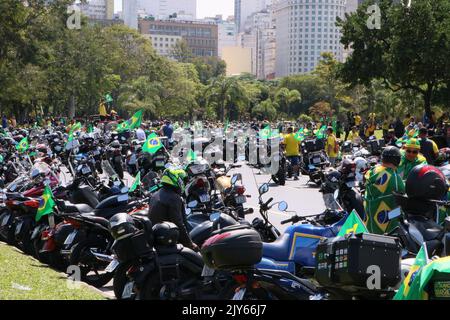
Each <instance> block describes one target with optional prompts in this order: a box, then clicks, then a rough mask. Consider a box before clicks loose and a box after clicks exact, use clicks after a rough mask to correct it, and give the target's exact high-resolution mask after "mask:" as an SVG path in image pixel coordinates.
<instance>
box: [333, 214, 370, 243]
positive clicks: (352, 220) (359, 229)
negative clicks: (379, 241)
mask: <svg viewBox="0 0 450 320" xmlns="http://www.w3.org/2000/svg"><path fill="white" fill-rule="evenodd" d="M349 233H353V234H359V233H369V231H368V230H367V228H366V225H365V224H364V222H362V221H361V218H360V217H359V215H358V214H357V213H356V211H355V210H353V211H352V213H350V215H349V216H348V217H347V220H345V222H344V225H343V226H342V228H341V230H340V231H339V233H338V237H344V236H345V235H347V234H349Z"/></svg>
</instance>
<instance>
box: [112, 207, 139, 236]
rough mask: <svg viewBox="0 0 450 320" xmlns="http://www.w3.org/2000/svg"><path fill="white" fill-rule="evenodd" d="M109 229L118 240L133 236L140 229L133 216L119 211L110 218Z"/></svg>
mask: <svg viewBox="0 0 450 320" xmlns="http://www.w3.org/2000/svg"><path fill="white" fill-rule="evenodd" d="M109 231H110V233H111V235H112V236H113V238H114V240H116V241H118V240H121V239H124V238H127V237H131V236H132V235H133V234H134V233H135V232H136V231H138V229H137V228H136V227H135V225H134V220H133V218H132V217H131V216H130V215H129V214H127V213H124V212H122V213H118V214H116V215H114V216H112V217H111V219H109Z"/></svg>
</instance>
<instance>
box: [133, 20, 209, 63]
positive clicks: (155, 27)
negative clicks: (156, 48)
mask: <svg viewBox="0 0 450 320" xmlns="http://www.w3.org/2000/svg"><path fill="white" fill-rule="evenodd" d="M139 32H140V33H141V34H144V35H146V34H147V35H150V36H173V37H180V38H181V39H183V40H185V41H186V43H187V45H188V47H189V48H190V50H191V51H192V54H193V55H194V56H197V57H217V55H218V27H217V24H215V23H211V22H201V21H179V20H154V21H151V20H149V19H145V20H144V19H141V20H139Z"/></svg>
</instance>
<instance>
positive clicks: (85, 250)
mask: <svg viewBox="0 0 450 320" xmlns="http://www.w3.org/2000/svg"><path fill="white" fill-rule="evenodd" d="M99 246H100V247H101V246H102V243H101V242H100V241H98V240H96V239H94V240H92V239H85V240H82V241H80V242H79V243H77V244H76V245H75V246H74V247H73V249H72V252H71V254H70V265H76V266H80V271H81V281H83V282H86V283H87V284H89V285H91V286H93V287H96V288H101V287H103V286H104V285H105V284H107V283H108V282H110V281H111V280H112V279H113V277H114V272H109V273H108V272H105V273H102V274H99V273H98V271H102V270H98V269H97V268H95V266H94V265H87V264H84V263H83V260H84V259H87V260H90V259H95V257H88V256H87V255H90V249H91V248H97V247H99ZM106 266H107V263H106V262H105V263H104V268H106ZM104 268H102V269H104ZM91 271H94V273H95V275H88V273H90V272H91Z"/></svg>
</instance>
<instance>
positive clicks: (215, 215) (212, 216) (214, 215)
mask: <svg viewBox="0 0 450 320" xmlns="http://www.w3.org/2000/svg"><path fill="white" fill-rule="evenodd" d="M219 218H220V213H219V212H214V213H211V214H210V215H209V221H211V222H214V221H217V220H218V219H219Z"/></svg>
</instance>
